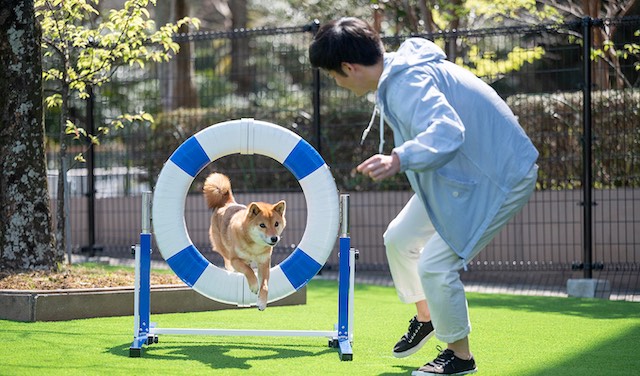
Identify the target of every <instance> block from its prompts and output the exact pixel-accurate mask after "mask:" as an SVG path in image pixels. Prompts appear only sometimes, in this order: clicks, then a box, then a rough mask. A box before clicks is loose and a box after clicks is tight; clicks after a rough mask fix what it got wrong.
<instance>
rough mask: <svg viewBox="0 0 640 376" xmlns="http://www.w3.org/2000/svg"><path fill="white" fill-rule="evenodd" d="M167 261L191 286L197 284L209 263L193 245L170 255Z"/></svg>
mask: <svg viewBox="0 0 640 376" xmlns="http://www.w3.org/2000/svg"><path fill="white" fill-rule="evenodd" d="M167 263H168V264H169V266H170V267H171V269H173V271H174V272H175V273H176V275H177V276H178V277H180V279H182V281H183V282H184V283H186V284H187V285H188V286H189V287H193V285H195V283H196V282H197V281H198V278H200V276H201V275H202V273H203V272H204V270H205V269H206V268H207V266H208V265H209V261H207V259H205V258H204V257H203V256H202V254H201V253H200V252H199V251H198V249H197V248H196V247H194V246H193V245H190V246H188V247H187V248H185V249H183V250H182V251H180V252H178V253H176V254H175V255H173V256H171V257H169V258H168V259H167Z"/></svg>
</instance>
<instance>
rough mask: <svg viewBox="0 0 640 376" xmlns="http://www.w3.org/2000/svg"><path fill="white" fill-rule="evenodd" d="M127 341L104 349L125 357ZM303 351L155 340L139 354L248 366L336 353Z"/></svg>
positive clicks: (291, 347) (311, 348) (215, 365)
mask: <svg viewBox="0 0 640 376" xmlns="http://www.w3.org/2000/svg"><path fill="white" fill-rule="evenodd" d="M129 346H130V345H129V344H125V345H121V346H116V347H113V348H110V349H108V352H110V353H111V354H114V355H117V356H125V357H128V356H129ZM308 348H309V349H308V350H304V346H300V344H291V345H283V344H277V345H274V344H248V343H233V342H229V341H227V342H224V343H223V342H207V343H202V342H180V343H171V344H169V343H162V342H161V343H159V344H154V345H151V346H144V347H143V350H142V357H144V358H149V359H164V360H171V359H173V360H195V361H198V362H201V363H202V364H204V365H207V366H209V367H211V368H212V369H240V370H248V369H251V367H252V366H251V364H250V362H252V361H258V360H269V359H292V358H304V357H316V356H318V355H322V354H326V353H330V352H336V353H337V351H336V349H333V348H328V347H327V348H320V347H315V346H309V347H308Z"/></svg>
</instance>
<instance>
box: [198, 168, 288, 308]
mask: <svg viewBox="0 0 640 376" xmlns="http://www.w3.org/2000/svg"><path fill="white" fill-rule="evenodd" d="M203 194H204V198H205V201H206V202H207V206H208V207H209V208H210V209H212V210H213V213H212V214H211V226H210V227H209V239H210V240H211V244H212V245H213V249H214V250H215V251H216V252H218V253H219V254H220V255H222V257H223V258H224V266H225V268H226V269H227V270H230V271H233V270H235V271H237V272H240V273H242V274H244V275H245V277H246V278H247V282H248V283H249V288H250V289H251V291H252V292H253V293H254V294H258V301H257V306H258V309H259V310H261V311H262V310H264V309H265V308H266V307H267V296H268V291H269V286H268V284H269V272H270V268H271V252H272V251H273V246H275V245H276V244H277V243H278V241H280V235H281V234H282V230H284V227H285V226H286V221H285V216H284V214H285V209H286V203H285V202H284V201H279V202H278V203H276V204H269V203H266V202H252V203H250V204H249V205H248V206H245V205H241V204H238V203H237V202H236V200H235V199H234V197H233V193H232V192H231V182H230V181H229V178H228V177H227V176H226V175H224V174H220V173H215V172H214V173H212V174H211V175H209V176H208V177H207V179H206V180H205V182H204V187H203ZM253 265H256V266H257V270H258V275H257V277H256V274H255V273H254V271H253V269H252V266H253Z"/></svg>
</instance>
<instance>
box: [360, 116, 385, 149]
mask: <svg viewBox="0 0 640 376" xmlns="http://www.w3.org/2000/svg"><path fill="white" fill-rule="evenodd" d="M378 112H380V145H378V153H380V154H382V151H383V149H384V108H382V109H381V110H380V109H379V108H378V106H377V105H376V106H375V107H374V108H373V113H372V114H371V119H370V120H369V124H368V125H367V128H365V130H364V132H362V138H361V139H360V145H362V144H363V143H364V140H365V139H366V138H367V136H368V135H369V132H370V131H371V127H373V121H374V120H375V118H376V114H377V113H378Z"/></svg>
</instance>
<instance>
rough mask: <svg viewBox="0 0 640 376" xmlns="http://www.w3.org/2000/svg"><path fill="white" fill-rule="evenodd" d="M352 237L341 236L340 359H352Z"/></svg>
mask: <svg viewBox="0 0 640 376" xmlns="http://www.w3.org/2000/svg"><path fill="white" fill-rule="evenodd" d="M351 252H352V250H351V239H350V238H349V237H348V236H344V237H341V238H340V272H339V277H338V345H339V346H338V351H339V353H340V360H352V359H353V349H352V348H351V339H350V338H349V333H351V330H350V329H351V328H350V325H351V323H350V321H351V320H350V319H351V317H350V316H351V310H350V309H349V307H350V303H351V296H350V292H352V291H351V271H352V267H351V258H352V257H351Z"/></svg>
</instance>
